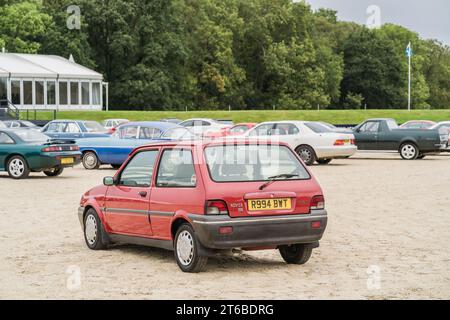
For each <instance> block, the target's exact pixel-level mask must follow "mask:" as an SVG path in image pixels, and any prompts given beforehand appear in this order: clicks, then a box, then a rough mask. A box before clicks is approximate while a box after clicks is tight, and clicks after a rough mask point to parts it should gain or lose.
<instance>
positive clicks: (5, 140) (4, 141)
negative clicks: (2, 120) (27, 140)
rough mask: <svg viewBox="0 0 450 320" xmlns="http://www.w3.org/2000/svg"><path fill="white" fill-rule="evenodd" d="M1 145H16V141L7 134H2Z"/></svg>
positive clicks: (0, 133) (0, 137)
mask: <svg viewBox="0 0 450 320" xmlns="http://www.w3.org/2000/svg"><path fill="white" fill-rule="evenodd" d="M0 144H14V140H13V139H11V137H10V136H8V135H7V134H6V133H3V132H0Z"/></svg>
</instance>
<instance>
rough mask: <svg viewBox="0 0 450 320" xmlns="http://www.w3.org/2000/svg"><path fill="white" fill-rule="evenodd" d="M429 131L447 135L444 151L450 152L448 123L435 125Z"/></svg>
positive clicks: (449, 126)
mask: <svg viewBox="0 0 450 320" xmlns="http://www.w3.org/2000/svg"><path fill="white" fill-rule="evenodd" d="M430 130H439V132H440V133H441V134H447V135H449V138H448V147H447V149H446V150H445V151H447V152H450V121H443V122H439V123H437V124H436V125H434V126H432V127H431V128H430Z"/></svg>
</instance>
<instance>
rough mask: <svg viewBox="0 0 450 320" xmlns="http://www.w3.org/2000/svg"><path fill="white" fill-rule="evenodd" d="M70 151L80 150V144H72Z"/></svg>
mask: <svg viewBox="0 0 450 320" xmlns="http://www.w3.org/2000/svg"><path fill="white" fill-rule="evenodd" d="M70 151H80V147H79V146H71V147H70Z"/></svg>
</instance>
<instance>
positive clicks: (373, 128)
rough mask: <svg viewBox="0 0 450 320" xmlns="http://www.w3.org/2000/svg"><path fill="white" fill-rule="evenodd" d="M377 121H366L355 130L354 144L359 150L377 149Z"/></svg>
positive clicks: (378, 123)
mask: <svg viewBox="0 0 450 320" xmlns="http://www.w3.org/2000/svg"><path fill="white" fill-rule="evenodd" d="M379 130H380V122H379V121H367V122H366V123H364V124H363V125H362V126H361V127H360V128H358V129H357V130H356V131H355V139H356V145H357V146H358V149H359V150H377V149H378V134H379Z"/></svg>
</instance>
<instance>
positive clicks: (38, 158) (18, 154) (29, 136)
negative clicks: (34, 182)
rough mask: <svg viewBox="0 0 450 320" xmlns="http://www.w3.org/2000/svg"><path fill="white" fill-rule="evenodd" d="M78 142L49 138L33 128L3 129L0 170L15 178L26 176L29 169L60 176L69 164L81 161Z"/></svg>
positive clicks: (0, 139) (1, 130)
mask: <svg viewBox="0 0 450 320" xmlns="http://www.w3.org/2000/svg"><path fill="white" fill-rule="evenodd" d="M80 158H81V153H80V151H79V148H78V146H77V145H75V144H74V143H73V142H67V141H49V138H48V137H47V136H46V135H44V134H42V133H40V132H38V131H34V130H26V129H14V130H13V129H0V171H7V172H8V174H9V176H10V177H11V178H13V179H25V178H27V177H28V176H29V174H30V172H44V174H45V175H47V176H49V177H56V176H59V175H60V174H61V173H62V172H63V171H64V168H66V167H72V166H74V165H77V164H78V163H80Z"/></svg>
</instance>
